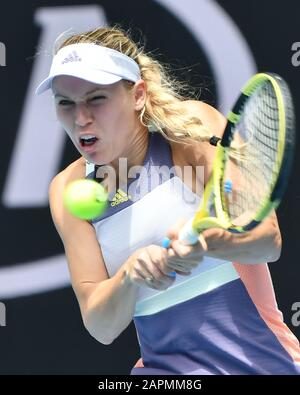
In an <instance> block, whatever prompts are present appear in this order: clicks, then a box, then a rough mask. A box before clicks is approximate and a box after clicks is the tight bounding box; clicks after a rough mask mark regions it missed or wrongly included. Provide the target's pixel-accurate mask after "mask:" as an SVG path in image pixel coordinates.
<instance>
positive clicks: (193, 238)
mask: <svg viewBox="0 0 300 395" xmlns="http://www.w3.org/2000/svg"><path fill="white" fill-rule="evenodd" d="M193 220H194V218H191V219H190V220H188V222H186V223H185V225H184V226H183V228H182V229H181V230H180V232H179V237H178V238H179V240H180V241H181V242H182V243H183V244H187V245H193V244H196V243H198V238H199V234H198V233H197V232H196V231H195V230H194V229H193Z"/></svg>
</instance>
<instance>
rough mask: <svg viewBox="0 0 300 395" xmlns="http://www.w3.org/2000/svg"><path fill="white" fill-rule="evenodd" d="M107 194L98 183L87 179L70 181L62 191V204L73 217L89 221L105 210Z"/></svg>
mask: <svg viewBox="0 0 300 395" xmlns="http://www.w3.org/2000/svg"><path fill="white" fill-rule="evenodd" d="M107 201H108V194H107V192H106V190H105V189H104V188H103V186H102V185H100V184H99V183H98V182H96V181H94V180H89V179H79V180H75V181H71V182H70V183H69V184H68V185H67V186H66V188H65V190H64V204H65V206H66V207H67V209H68V210H69V211H70V213H71V214H73V215H75V217H78V218H81V219H86V220H91V219H94V218H96V217H99V216H100V215H102V214H103V213H104V211H105V210H106V208H107Z"/></svg>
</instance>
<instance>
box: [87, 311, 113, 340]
mask: <svg viewBox="0 0 300 395" xmlns="http://www.w3.org/2000/svg"><path fill="white" fill-rule="evenodd" d="M82 320H83V324H84V327H85V329H86V330H87V331H88V333H89V334H90V335H91V336H92V337H93V338H94V339H95V340H97V341H98V342H99V343H101V344H103V345H106V346H108V345H110V344H112V343H113V341H114V340H115V339H116V337H114V336H112V331H110V330H108V329H104V328H102V327H101V326H100V325H99V322H97V321H98V320H97V321H96V320H93V319H92V317H91V316H89V314H82Z"/></svg>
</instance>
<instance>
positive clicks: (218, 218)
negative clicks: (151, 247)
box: [163, 73, 295, 248]
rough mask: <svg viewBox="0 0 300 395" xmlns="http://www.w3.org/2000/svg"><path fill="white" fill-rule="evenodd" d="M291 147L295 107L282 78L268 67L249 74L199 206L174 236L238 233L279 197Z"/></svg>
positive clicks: (188, 240)
mask: <svg viewBox="0 0 300 395" xmlns="http://www.w3.org/2000/svg"><path fill="white" fill-rule="evenodd" d="M294 147H295V133H294V111H293V103H292V98H291V94H290V92H289V89H288V86H287V84H286V83H285V81H284V80H283V79H282V78H281V77H280V76H278V75H276V74H273V73H259V74H256V75H254V76H253V77H252V78H251V79H250V80H249V81H248V83H247V84H246V86H245V87H244V88H243V89H242V92H241V95H240V96H239V98H238V100H237V101H236V103H235V105H234V107H233V110H232V111H230V112H229V114H228V116H227V125H226V128H225V131H224V134H223V137H222V139H221V140H220V141H219V142H218V143H217V147H216V156H215V159H214V163H213V170H212V174H211V177H210V179H209V181H208V183H207V185H206V187H205V190H204V193H203V197H202V200H201V203H200V206H199V209H198V211H197V212H196V214H195V216H194V218H192V219H191V220H189V221H188V222H187V223H186V224H185V226H184V227H183V228H182V229H181V231H180V234H179V239H180V240H182V241H183V242H184V243H185V244H195V243H197V241H198V237H199V234H200V233H201V232H202V231H203V230H205V229H209V228H213V227H218V228H223V229H226V230H228V231H230V232H237V233H243V232H247V231H249V230H251V229H253V228H254V227H255V226H257V225H258V224H260V223H261V222H262V221H263V220H264V219H265V218H266V217H267V216H268V215H269V214H270V213H271V211H272V210H273V209H276V208H277V207H278V205H279V203H280V201H281V199H282V197H283V194H284V191H285V189H286V186H287V183H288V176H289V174H290V171H291V167H292V166H291V165H292V158H293V151H294ZM169 245H170V240H169V239H168V238H166V239H164V241H163V246H164V247H166V248H168V246H169Z"/></svg>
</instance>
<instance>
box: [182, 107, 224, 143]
mask: <svg viewBox="0 0 300 395" xmlns="http://www.w3.org/2000/svg"><path fill="white" fill-rule="evenodd" d="M183 105H184V106H185V107H186V108H187V109H188V111H190V112H191V113H192V114H195V116H198V117H199V118H200V119H201V121H202V123H203V125H204V126H205V127H206V128H207V129H209V130H211V131H212V135H213V134H214V135H215V136H221V135H222V133H223V130H224V128H225V125H226V118H225V117H224V115H223V114H222V113H220V111H218V110H217V109H216V108H214V107H213V106H211V105H209V104H207V103H204V102H203V101H198V100H187V101H185V102H183Z"/></svg>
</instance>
